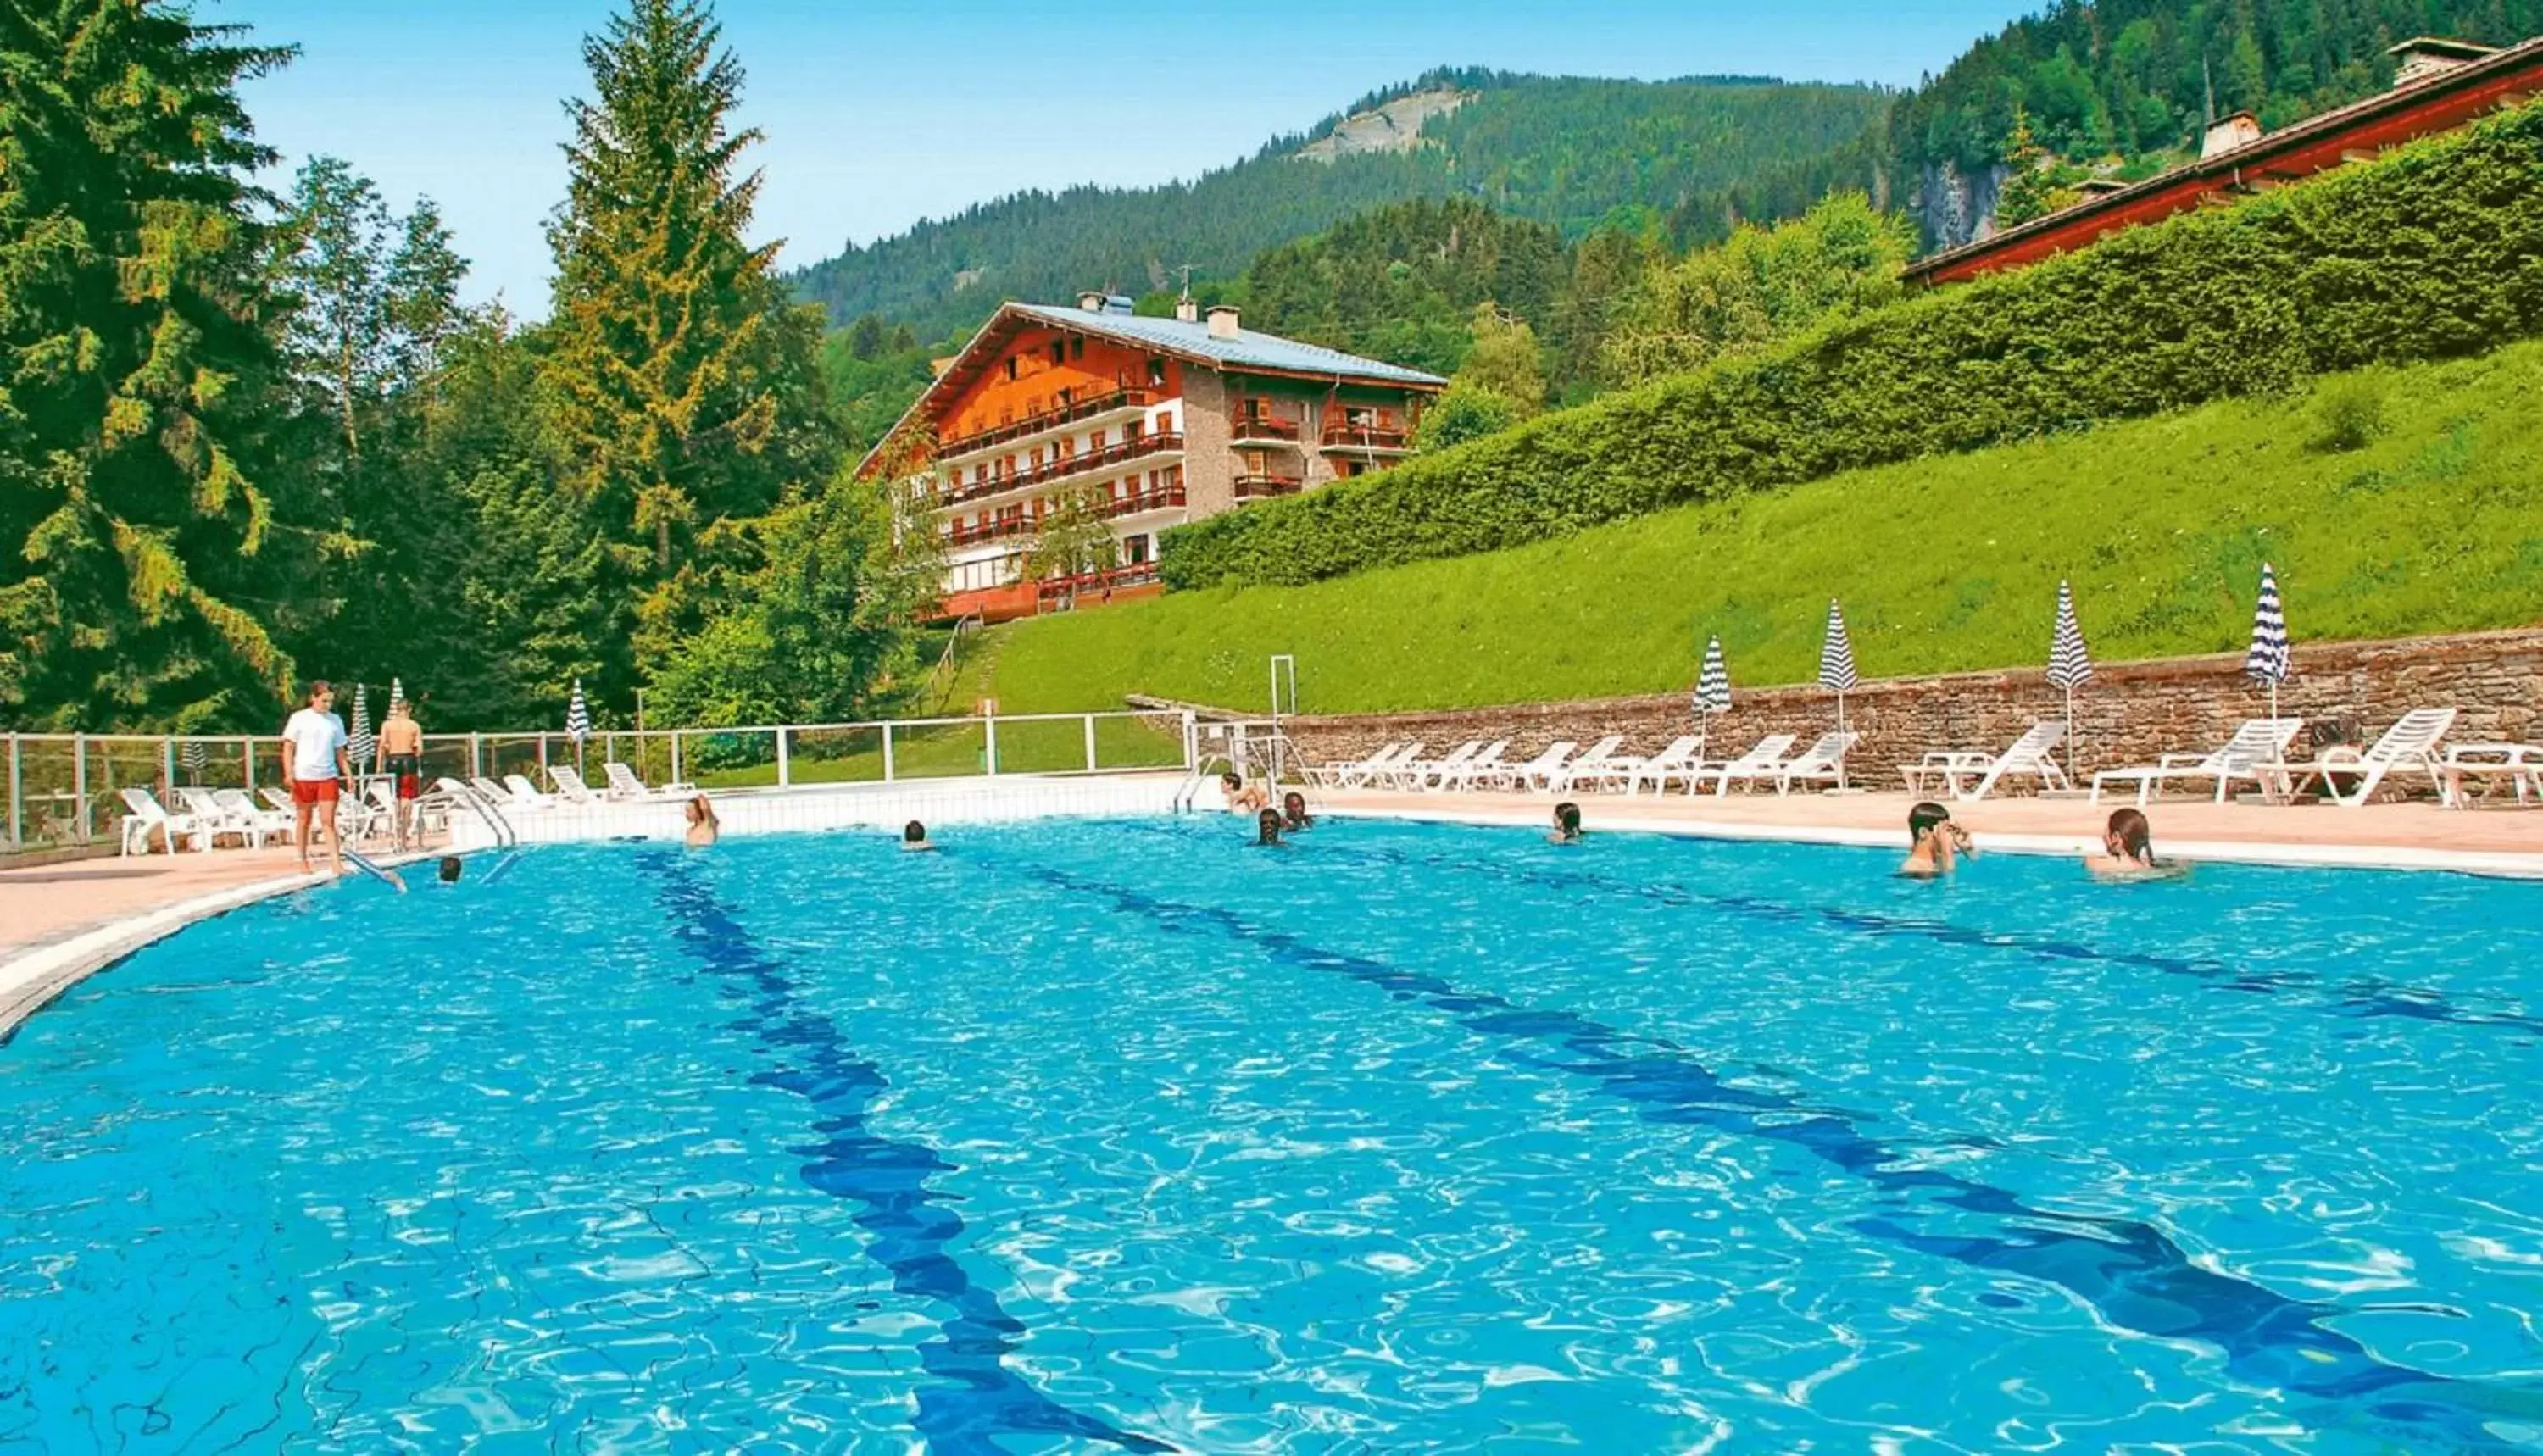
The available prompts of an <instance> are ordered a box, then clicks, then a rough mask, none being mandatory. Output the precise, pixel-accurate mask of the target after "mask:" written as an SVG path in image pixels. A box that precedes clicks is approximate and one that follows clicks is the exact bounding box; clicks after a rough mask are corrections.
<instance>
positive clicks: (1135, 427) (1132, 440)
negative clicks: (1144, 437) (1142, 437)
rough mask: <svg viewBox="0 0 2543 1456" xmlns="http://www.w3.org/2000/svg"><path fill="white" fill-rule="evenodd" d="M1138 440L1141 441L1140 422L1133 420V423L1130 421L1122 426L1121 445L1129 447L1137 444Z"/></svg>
mask: <svg viewBox="0 0 2543 1456" xmlns="http://www.w3.org/2000/svg"><path fill="white" fill-rule="evenodd" d="M1138 439H1139V421H1136V420H1133V421H1129V422H1128V423H1126V424H1124V425H1122V426H1121V443H1123V444H1125V445H1129V444H1136V443H1137V442H1138Z"/></svg>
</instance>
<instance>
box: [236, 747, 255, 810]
mask: <svg viewBox="0 0 2543 1456" xmlns="http://www.w3.org/2000/svg"><path fill="white" fill-rule="evenodd" d="M239 782H240V783H242V784H244V785H246V786H247V789H246V793H247V797H248V798H250V799H254V798H255V797H256V739H254V738H241V739H239Z"/></svg>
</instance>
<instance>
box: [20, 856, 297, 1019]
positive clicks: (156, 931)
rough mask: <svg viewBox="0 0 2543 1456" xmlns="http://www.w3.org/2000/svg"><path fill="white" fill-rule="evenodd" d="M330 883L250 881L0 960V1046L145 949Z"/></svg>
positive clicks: (293, 878) (287, 877)
mask: <svg viewBox="0 0 2543 1456" xmlns="http://www.w3.org/2000/svg"><path fill="white" fill-rule="evenodd" d="M334 879H335V877H333V876H330V875H324V874H319V873H315V872H312V873H309V874H300V873H293V874H289V875H279V876H273V877H270V878H269V879H265V880H252V881H247V882H246V883H244V884H233V885H230V886H228V887H226V888H223V889H216V890H212V891H210V892H209V893H206V894H199V895H196V896H194V897H193V898H192V899H186V900H179V901H177V902H176V903H175V904H172V905H161V906H159V907H158V908H157V909H155V910H144V911H142V912H141V913H140V914H137V915H126V916H123V917H121V918H120V919H116V920H110V921H107V922H106V923H104V924H102V925H94V926H91V927H89V928H88V929H86V930H81V931H74V932H72V933H71V934H69V935H67V936H64V937H63V938H61V939H60V940H56V941H51V942H47V943H45V944H42V945H38V946H32V947H29V948H28V949H27V950H25V951H23V952H21V953H20V954H18V955H16V956H13V957H10V958H8V959H6V960H0V1044H5V1043H6V1042H7V1041H8V1040H9V1038H10V1037H11V1036H13V1035H17V1031H18V1029H19V1028H20V1027H21V1026H24V1025H25V1024H26V1022H27V1019H28V1018H30V1017H32V1016H34V1015H35V1014H36V1013H37V1012H39V1011H41V1010H43V1009H44V1008H45V1007H47V1006H49V1005H51V1004H52V1003H53V1002H54V1001H55V1000H56V999H58V998H59V997H60V996H61V994H62V993H63V992H65V991H68V990H69V989H70V988H71V987H73V986H76V985H78V984H79V983H80V982H81V981H84V980H86V979H88V978H89V977H90V976H93V975H95V974H97V973H98V972H99V971H101V970H104V969H106V968H107V967H109V966H111V965H113V964H115V963H116V961H118V960H121V959H122V958H125V957H127V956H130V955H131V954H133V953H134V952H135V951H139V950H141V949H142V948H143V947H146V946H150V945H153V944H155V943H157V942H159V941H163V940H166V939H167V938H168V937H170V936H172V935H175V934H176V933H177V932H179V931H181V930H184V929H185V928H187V927H188V926H190V925H194V924H198V923H200V922H202V921H205V920H211V919H215V918H217V917H219V916H222V915H226V914H228V913H230V912H231V911H233V910H240V909H245V908H246V907H247V906H249V905H253V904H256V903H258V902H259V901H262V900H269V899H272V898H273V897H275V896H276V895H283V894H289V893H290V892H291V891H293V890H295V889H307V888H311V887H313V886H316V885H321V884H326V883H329V882H331V881H333V880H334Z"/></svg>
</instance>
